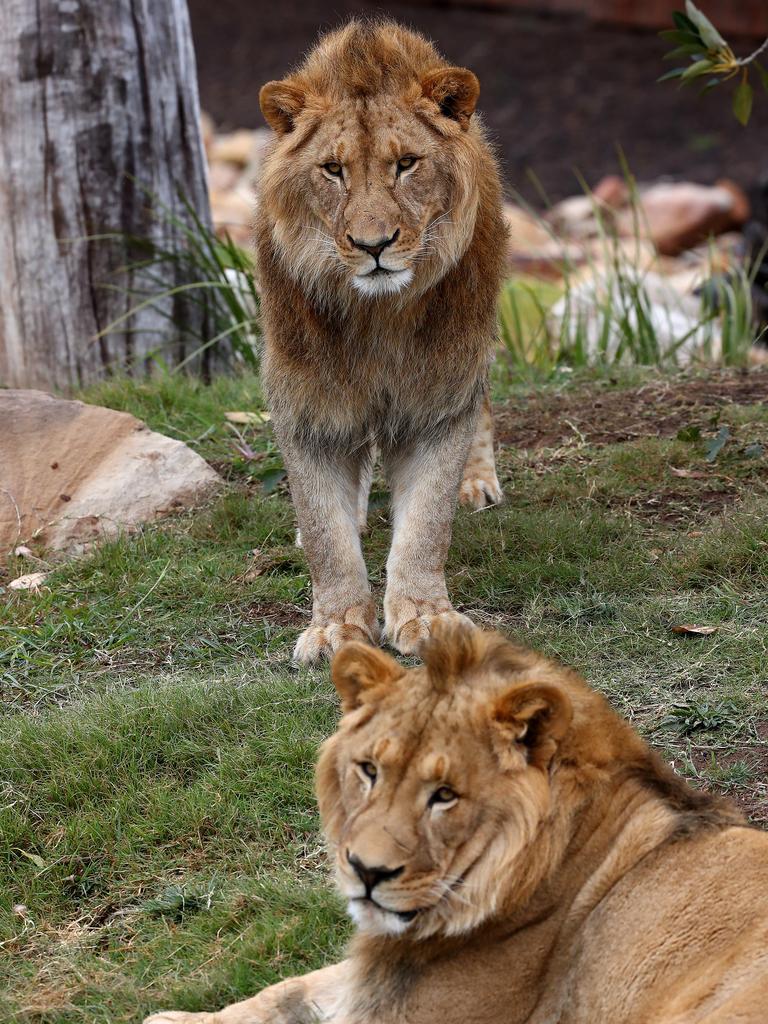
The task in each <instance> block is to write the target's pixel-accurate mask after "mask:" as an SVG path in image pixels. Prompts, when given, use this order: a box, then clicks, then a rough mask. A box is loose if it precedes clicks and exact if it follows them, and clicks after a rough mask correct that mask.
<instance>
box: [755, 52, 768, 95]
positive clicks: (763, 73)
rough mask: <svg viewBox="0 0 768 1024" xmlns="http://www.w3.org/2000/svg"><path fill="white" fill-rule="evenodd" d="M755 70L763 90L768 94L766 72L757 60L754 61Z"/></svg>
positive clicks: (767, 75)
mask: <svg viewBox="0 0 768 1024" xmlns="http://www.w3.org/2000/svg"><path fill="white" fill-rule="evenodd" d="M755 70H756V71H757V73H758V75H759V76H760V81H761V82H762V83H763V88H764V89H765V91H766V92H768V71H766V70H765V68H764V67H763V65H762V64H761V63H760V61H759V60H756V61H755Z"/></svg>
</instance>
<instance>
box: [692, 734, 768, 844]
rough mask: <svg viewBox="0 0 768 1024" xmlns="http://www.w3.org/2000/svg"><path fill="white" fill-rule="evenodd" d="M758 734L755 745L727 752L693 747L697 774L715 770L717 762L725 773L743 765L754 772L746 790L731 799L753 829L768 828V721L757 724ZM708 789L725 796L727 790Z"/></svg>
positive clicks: (739, 790) (711, 786)
mask: <svg viewBox="0 0 768 1024" xmlns="http://www.w3.org/2000/svg"><path fill="white" fill-rule="evenodd" d="M755 734H756V739H755V741H754V742H753V743H738V744H736V745H735V746H730V745H729V746H728V747H727V748H726V749H720V748H717V747H716V748H714V749H707V748H706V747H695V746H693V747H692V748H691V760H692V762H693V764H694V767H695V768H696V771H697V772H707V771H709V770H711V768H712V761H713V760H714V763H715V765H716V766H717V768H719V769H721V770H722V769H727V768H731V767H732V766H733V765H736V764H739V763H745V764H747V765H748V766H749V768H750V773H749V774H750V780H751V781H750V783H749V784H748V785H747V786H746V787H744V786H738V787H737V788H735V789H734V790H733V791H730V792H728V795H729V796H730V798H731V799H732V800H733V801H734V803H736V804H738V806H739V807H740V808H741V810H742V811H743V812H744V814H745V815H746V816H747V818H749V820H750V821H751V822H752V824H753V825H759V826H761V827H762V828H765V827H766V825H768V799H767V798H768V781H767V780H768V721H760V722H757V723H756V724H755ZM755 780H757V781H755ZM704 788H705V789H710V790H712V791H713V792H719V793H722V792H723V787H721V786H718V785H717V784H716V783H709V782H707V783H706V784H705V786H704Z"/></svg>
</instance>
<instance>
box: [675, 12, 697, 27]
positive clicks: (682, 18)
mask: <svg viewBox="0 0 768 1024" xmlns="http://www.w3.org/2000/svg"><path fill="white" fill-rule="evenodd" d="M672 21H674V23H675V25H676V26H677V27H678V28H679V29H680V30H681V31H682V32H697V31H698V30H697V28H696V26H695V24H694V23H693V22H692V21H691V19H690V18H689V17H688V16H687V15H685V14H683V12H682V11H672Z"/></svg>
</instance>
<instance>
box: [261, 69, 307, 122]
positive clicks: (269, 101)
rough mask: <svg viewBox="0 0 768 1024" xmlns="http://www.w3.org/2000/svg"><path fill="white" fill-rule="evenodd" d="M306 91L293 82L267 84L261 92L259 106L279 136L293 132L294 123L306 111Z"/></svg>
mask: <svg viewBox="0 0 768 1024" xmlns="http://www.w3.org/2000/svg"><path fill="white" fill-rule="evenodd" d="M305 103H306V96H305V94H304V90H303V89H300V88H299V87H298V86H297V85H294V84H293V82H289V81H288V80H284V81H281V82H267V84H266V85H263V86H262V87H261V91H260V92H259V106H260V107H261V112H262V114H263V115H264V120H265V121H266V122H267V124H268V125H269V127H270V128H272V129H274V131H276V132H277V133H278V134H279V135H285V134H286V133H287V132H290V131H293V126H294V121H295V119H296V117H297V116H298V114H300V113H301V111H302V110H303V109H304V105H305Z"/></svg>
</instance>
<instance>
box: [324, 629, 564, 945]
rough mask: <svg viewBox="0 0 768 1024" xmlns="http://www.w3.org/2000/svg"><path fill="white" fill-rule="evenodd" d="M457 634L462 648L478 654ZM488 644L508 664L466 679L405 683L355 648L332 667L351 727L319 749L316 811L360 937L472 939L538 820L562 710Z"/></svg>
mask: <svg viewBox="0 0 768 1024" xmlns="http://www.w3.org/2000/svg"><path fill="white" fill-rule="evenodd" d="M456 628H457V630H458V631H459V634H460V637H461V641H460V642H461V643H467V644H470V645H472V644H481V645H483V644H485V645H487V644H488V641H487V639H486V635H484V634H481V633H480V632H479V631H476V630H470V629H468V628H467V627H456ZM444 640H445V638H444V637H443V638H442V641H443V642H444ZM440 642H441V638H440V637H439V636H438V638H437V639H436V640H435V641H433V642H432V643H433V645H434V644H439V643H440ZM451 642H453V641H451ZM494 644H495V648H494V650H496V648H498V650H500V651H502V652H503V651H505V650H506V651H507V655H506V661H505V660H504V658H503V657H501V658H499V657H496V660H495V662H494V660H493V657H491V658H490V659H486V661H485V662H484V664H483V667H482V669H480V670H479V671H470V672H469V673H467V674H465V675H464V676H463V677H456V676H453V675H451V673H450V672H448V673H447V674H445V675H443V677H442V678H440V677H438V676H436V674H435V668H434V667H432V668H429V667H428V668H420V669H414V670H411V671H409V672H406V671H404V670H403V669H402V668H401V667H400V666H399V665H398V664H397V662H395V661H394V660H393V659H392V658H390V657H388V656H387V655H385V654H383V653H382V652H380V651H378V650H375V649H373V648H370V647H367V646H364V645H360V644H349V645H347V646H346V647H344V648H343V649H342V650H341V651H340V652H339V654H338V655H337V657H336V659H335V661H334V666H333V677H334V682H335V684H336V686H337V688H338V689H339V691H340V693H341V695H342V698H343V702H344V707H345V710H346V712H347V713H346V714H345V716H344V718H343V720H342V722H341V726H340V728H339V731H338V733H337V734H336V735H335V736H334V737H333V738H332V739H331V740H329V741H328V743H327V744H326V745H325V747H324V748H323V752H322V755H321V759H320V762H319V764H318V776H317V778H318V799H319V802H320V811H321V816H322V818H323V824H324V827H325V830H326V835H327V837H328V840H329V843H330V847H331V850H332V853H333V857H334V861H335V869H336V875H337V880H338V885H339V888H340V889H341V892H342V894H343V896H344V897H345V899H346V900H347V904H348V909H349V913H350V915H351V916H352V918H353V919H354V920H355V921H356V922H357V924H358V926H359V927H360V928H361V929H362V930H364V931H368V932H378V933H386V934H399V933H401V932H403V931H405V930H414V931H415V932H416V933H417V934H418V936H419V937H422V936H426V935H429V934H435V933H439V932H442V933H444V934H456V933H459V932H463V931H467V930H469V929H471V928H473V927H476V926H477V925H478V924H480V923H481V922H482V921H483V920H485V919H487V918H488V917H490V916H492V915H493V913H494V911H495V910H496V908H497V906H498V903H499V899H500V898H502V896H503V893H504V879H505V877H506V876H507V875H509V874H510V873H511V871H512V867H513V864H514V861H515V859H516V858H517V857H518V856H519V855H520V853H521V851H523V850H524V849H525V848H526V846H527V845H528V844H529V843H530V841H531V839H532V837H533V835H534V834H535V832H536V830H537V828H538V827H539V825H540V823H541V821H542V820H543V819H544V817H545V816H546V814H547V812H548V809H549V775H548V766H549V763H550V760H551V757H552V754H553V753H554V750H555V747H556V745H557V742H558V740H559V738H560V737H562V735H563V734H564V732H565V731H566V730H567V728H568V724H569V722H570V714H571V711H570V704H569V701H568V697H567V696H566V695H565V693H564V692H563V691H562V690H561V689H559V688H558V687H557V686H555V685H553V684H551V683H547V682H542V681H540V680H539V678H538V677H537V672H536V670H535V669H533V670H531V671H524V672H523V674H522V675H521V672H520V670H521V667H522V668H524V666H521V665H519V664H518V665H516V667H515V669H514V670H510V665H511V664H513V662H510V659H509V654H508V652H509V651H513V652H515V651H516V649H515V648H511V646H510V645H508V644H507V645H505V644H504V643H503V642H502V641H500V638H495V640H494ZM496 653H497V654H498V651H496ZM505 666H506V667H505ZM438 671H439V669H438Z"/></svg>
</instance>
